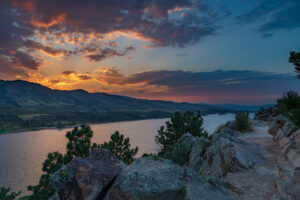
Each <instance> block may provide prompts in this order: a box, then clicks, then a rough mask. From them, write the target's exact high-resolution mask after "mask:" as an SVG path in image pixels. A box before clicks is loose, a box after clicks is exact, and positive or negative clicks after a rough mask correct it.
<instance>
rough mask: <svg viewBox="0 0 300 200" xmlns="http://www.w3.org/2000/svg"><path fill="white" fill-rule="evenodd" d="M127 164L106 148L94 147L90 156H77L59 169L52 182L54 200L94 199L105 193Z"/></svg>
mask: <svg viewBox="0 0 300 200" xmlns="http://www.w3.org/2000/svg"><path fill="white" fill-rule="evenodd" d="M124 167H125V164H124V163H123V162H121V161H120V160H118V159H117V157H116V156H115V155H113V154H112V153H110V152H109V151H107V150H105V149H93V150H92V151H91V156H90V157H88V158H80V157H77V158H74V159H73V160H72V161H71V162H69V163H68V164H67V165H65V166H63V167H62V168H61V169H59V170H58V171H57V172H56V173H55V174H54V175H53V176H52V177H51V183H52V186H53V188H54V189H55V191H56V194H55V195H54V196H53V197H52V199H53V200H54V199H55V200H63V199H68V200H77V199H82V200H94V199H97V198H101V196H104V195H105V193H106V192H107V190H108V189H109V187H110V185H111V184H112V183H113V181H114V180H115V179H116V178H117V176H118V175H119V174H120V173H121V171H122V169H123V168H124Z"/></svg>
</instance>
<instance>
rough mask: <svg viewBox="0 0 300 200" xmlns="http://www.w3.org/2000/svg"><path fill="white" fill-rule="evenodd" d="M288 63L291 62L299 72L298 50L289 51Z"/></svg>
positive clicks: (299, 54)
mask: <svg viewBox="0 0 300 200" xmlns="http://www.w3.org/2000/svg"><path fill="white" fill-rule="evenodd" d="M289 62H290V63H293V64H294V65H295V68H296V73H298V74H299V73H300V52H295V51H292V52H290V59H289ZM298 79H300V75H298Z"/></svg>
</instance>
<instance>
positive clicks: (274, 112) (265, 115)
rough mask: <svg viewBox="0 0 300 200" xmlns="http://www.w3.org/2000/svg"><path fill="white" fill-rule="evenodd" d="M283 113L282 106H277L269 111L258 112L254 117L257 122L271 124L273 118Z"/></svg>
mask: <svg viewBox="0 0 300 200" xmlns="http://www.w3.org/2000/svg"><path fill="white" fill-rule="evenodd" d="M281 113H283V110H282V108H280V106H278V105H275V106H272V107H270V108H268V109H261V110H260V111H258V112H257V113H256V115H255V117H254V119H255V120H259V121H266V122H271V121H273V118H274V117H276V116H278V115H280V114H281Z"/></svg>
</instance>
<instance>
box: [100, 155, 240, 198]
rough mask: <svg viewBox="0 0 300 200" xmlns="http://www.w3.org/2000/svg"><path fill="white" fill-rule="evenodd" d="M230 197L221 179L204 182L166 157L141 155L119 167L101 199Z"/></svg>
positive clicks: (191, 171)
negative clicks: (129, 163)
mask: <svg viewBox="0 0 300 200" xmlns="http://www.w3.org/2000/svg"><path fill="white" fill-rule="evenodd" d="M199 198H201V199H216V200H218V199H220V200H221V199H222V200H226V199H234V194H233V193H232V192H231V191H230V190H229V189H228V188H227V187H226V185H224V184H222V183H215V184H214V183H213V182H208V181H205V180H203V179H202V178H200V177H199V176H198V175H197V174H196V173H195V172H194V171H193V170H190V169H187V168H183V167H181V166H180V165H177V164H175V163H174V162H172V161H170V160H165V159H158V160H155V159H153V158H151V157H144V158H139V159H137V160H136V161H135V162H134V163H132V164H131V165H129V166H128V167H127V168H125V169H124V170H123V171H122V174H121V175H120V176H119V177H118V179H117V180H116V181H115V182H114V184H113V186H112V188H111V189H110V191H109V193H108V194H107V196H106V197H105V198H104V199H105V200H140V199H143V200H169V199H172V200H188V199H189V200H198V199H199Z"/></svg>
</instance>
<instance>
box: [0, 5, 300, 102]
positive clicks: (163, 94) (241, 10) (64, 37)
mask: <svg viewBox="0 0 300 200" xmlns="http://www.w3.org/2000/svg"><path fill="white" fill-rule="evenodd" d="M299 10H300V1H299V0H209V1H208V0H172V1H170V0H109V1H107V0H85V1H82V0H0V79H3V80H16V79H22V80H26V81H31V82H35V83H39V84H42V85H44V86H47V87H50V88H52V89H62V90H74V89H84V90H87V91H89V92H105V93H112V94H119V95H126V96H132V97H137V98H143V99H161V100H171V101H177V102H192V103H199V102H205V103H212V104H215V103H218V104H225V103H233V104H249V105H251V104H252V105H254V104H269V103H274V102H275V101H276V99H277V98H279V97H280V96H281V95H282V94H283V93H284V92H287V91H289V90H294V91H297V92H300V80H298V79H297V77H296V73H295V72H294V67H293V65H292V64H291V63H289V62H288V58H289V52H290V51H300V42H299V35H300V12H299Z"/></svg>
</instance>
